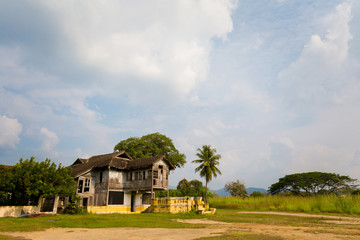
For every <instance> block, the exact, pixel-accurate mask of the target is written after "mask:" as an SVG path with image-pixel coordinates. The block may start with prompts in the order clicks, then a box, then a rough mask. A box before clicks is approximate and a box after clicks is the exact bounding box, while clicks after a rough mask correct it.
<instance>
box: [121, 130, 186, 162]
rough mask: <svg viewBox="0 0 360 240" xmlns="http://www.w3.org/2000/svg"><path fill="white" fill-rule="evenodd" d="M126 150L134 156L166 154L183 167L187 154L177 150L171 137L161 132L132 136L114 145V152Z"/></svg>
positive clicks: (143, 156) (145, 156)
mask: <svg viewBox="0 0 360 240" xmlns="http://www.w3.org/2000/svg"><path fill="white" fill-rule="evenodd" d="M122 150H125V151H126V152H127V153H128V154H129V155H130V156H131V157H132V158H135V159H137V158H147V157H153V156H160V155H164V154H165V155H166V157H167V158H168V159H169V160H170V161H171V162H172V163H173V164H174V165H175V166H176V167H183V166H184V164H185V163H186V160H185V159H186V156H185V154H183V153H180V152H179V150H177V149H176V148H175V146H174V144H173V142H172V140H171V139H170V138H168V137H167V136H165V135H163V134H160V133H152V134H148V135H144V136H142V137H140V138H139V137H130V138H128V139H126V140H122V141H120V142H119V143H118V144H116V145H115V147H114V152H119V151H122Z"/></svg>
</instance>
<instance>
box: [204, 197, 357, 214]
mask: <svg viewBox="0 0 360 240" xmlns="http://www.w3.org/2000/svg"><path fill="white" fill-rule="evenodd" d="M209 204H210V207H214V208H217V209H219V208H220V209H238V210H243V211H286V212H306V213H339V214H360V196H358V195H350V194H349V195H335V194H331V195H316V196H312V197H301V196H279V195H274V196H264V197H260V198H255V197H254V198H252V197H251V198H239V197H231V196H229V197H214V198H211V199H209Z"/></svg>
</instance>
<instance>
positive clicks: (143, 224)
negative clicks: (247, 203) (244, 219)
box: [0, 213, 204, 232]
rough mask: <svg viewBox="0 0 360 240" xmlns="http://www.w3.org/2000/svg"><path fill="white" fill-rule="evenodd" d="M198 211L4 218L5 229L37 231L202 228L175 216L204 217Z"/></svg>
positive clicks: (0, 222)
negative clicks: (117, 228) (54, 228)
mask: <svg viewBox="0 0 360 240" xmlns="http://www.w3.org/2000/svg"><path fill="white" fill-rule="evenodd" d="M202 217H204V216H202V215H198V214H195V213H186V214H167V213H143V214H83V215H52V216H42V217H36V218H0V232H1V231H34V230H42V229H45V228H53V227H63V228H65V227H66V228H106V227H140V228H198V227H203V226H198V225H194V224H185V223H178V222H176V221H172V219H187V218H202Z"/></svg>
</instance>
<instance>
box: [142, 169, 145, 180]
mask: <svg viewBox="0 0 360 240" xmlns="http://www.w3.org/2000/svg"><path fill="white" fill-rule="evenodd" d="M145 174H146V171H143V175H142V179H143V180H145V179H146V175H145Z"/></svg>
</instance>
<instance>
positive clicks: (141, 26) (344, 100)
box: [0, 0, 360, 190]
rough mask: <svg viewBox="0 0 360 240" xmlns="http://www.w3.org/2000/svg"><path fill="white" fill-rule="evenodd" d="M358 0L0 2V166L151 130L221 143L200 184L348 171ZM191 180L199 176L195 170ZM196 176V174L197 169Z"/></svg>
mask: <svg viewBox="0 0 360 240" xmlns="http://www.w3.org/2000/svg"><path fill="white" fill-rule="evenodd" d="M359 123H360V2H359V1H355V0H353V1H351V0H346V1H345V0H317V1H312V0H246V1H245V0H239V1H235V0H218V1H217V0H214V1H206V0H179V1H176V0H174V1H165V0H151V1H148V0H133V1H115V0H101V1H95V0H93V1H70V0H63V1H52V0H51V1H48V0H37V1H33V0H24V1H12V0H0V163H1V164H7V165H13V164H16V163H17V162H18V161H19V159H20V158H24V159H26V158H30V157H31V156H34V157H35V158H36V160H38V161H43V160H45V159H46V158H50V159H51V160H52V161H54V162H55V163H57V164H59V163H61V164H62V165H63V166H69V165H71V164H72V163H73V162H74V161H75V160H76V159H77V158H78V157H90V156H93V155H99V154H105V153H111V152H112V151H113V148H114V146H115V145H116V144H117V143H118V142H119V141H121V140H124V139H127V138H129V137H141V136H143V135H146V134H149V133H155V132H159V133H161V134H164V135H166V136H168V137H169V138H171V139H172V140H173V143H174V145H175V147H176V148H177V149H178V150H179V151H180V152H181V153H184V154H185V155H186V157H187V163H186V164H185V166H184V167H183V168H178V169H176V170H175V171H173V172H172V173H171V175H170V178H169V179H170V185H172V186H176V185H177V183H178V182H179V181H180V180H181V179H183V178H186V179H188V180H191V179H200V180H201V178H200V177H199V175H198V174H197V173H195V172H194V169H195V167H196V165H195V164H193V163H191V161H192V160H194V159H196V155H195V154H196V151H197V148H199V147H201V146H202V145H211V146H212V147H213V148H215V149H216V150H217V153H219V154H221V156H222V158H221V160H220V165H219V169H220V170H221V171H222V175H221V176H218V177H217V178H215V179H213V180H212V181H211V182H210V184H209V187H210V189H214V190H215V189H220V188H223V187H224V185H225V183H227V182H229V181H236V180H238V179H239V180H240V181H242V182H244V183H245V185H246V186H247V187H261V188H268V187H269V186H270V185H271V184H273V183H275V182H277V181H278V179H279V178H281V177H283V176H285V175H287V174H293V173H300V172H309V171H321V172H334V173H338V174H341V175H348V176H350V177H352V178H356V179H358V178H359V179H360V127H359ZM202 180H203V179H202ZM203 181H204V180H203Z"/></svg>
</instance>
